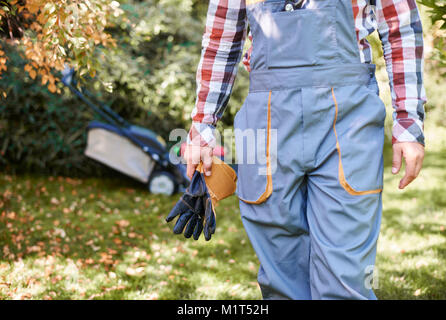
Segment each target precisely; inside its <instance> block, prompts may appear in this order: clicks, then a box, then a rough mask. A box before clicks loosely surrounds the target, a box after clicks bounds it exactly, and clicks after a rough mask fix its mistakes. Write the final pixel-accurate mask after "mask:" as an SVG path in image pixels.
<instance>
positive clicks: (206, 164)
mask: <svg viewBox="0 0 446 320" xmlns="http://www.w3.org/2000/svg"><path fill="white" fill-rule="evenodd" d="M201 156H202V160H203V172H204V174H205V175H206V176H210V175H211V169H212V148H208V147H207V148H203V149H202V154H201Z"/></svg>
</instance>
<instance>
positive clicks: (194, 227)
mask: <svg viewBox="0 0 446 320" xmlns="http://www.w3.org/2000/svg"><path fill="white" fill-rule="evenodd" d="M205 188H206V184H205V183H204V180H203V178H202V176H201V174H200V173H199V172H198V171H197V172H195V174H194V175H193V177H192V180H191V183H190V185H189V187H188V188H187V190H186V192H185V193H184V194H183V195H182V196H181V198H180V200H179V201H178V202H177V203H176V204H175V206H174V207H173V209H172V210H171V212H170V213H169V215H168V216H167V218H166V221H167V222H170V221H172V220H173V219H174V218H175V217H177V216H178V219H177V222H176V223H175V226H174V228H173V232H174V233H175V234H180V233H183V230H184V227H185V226H186V225H187V227H186V230H185V232H184V236H185V237H186V238H190V237H191V236H192V235H193V236H194V239H195V240H198V238H199V237H200V234H201V232H202V230H203V216H204V210H205V209H204V203H203V197H204V195H205Z"/></svg>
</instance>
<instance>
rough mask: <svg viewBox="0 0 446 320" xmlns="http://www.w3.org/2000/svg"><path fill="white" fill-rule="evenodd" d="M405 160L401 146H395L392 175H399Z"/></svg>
mask: <svg viewBox="0 0 446 320" xmlns="http://www.w3.org/2000/svg"><path fill="white" fill-rule="evenodd" d="M402 159H403V151H402V149H401V146H400V144H398V143H397V144H394V145H393V159H392V173H393V174H397V173H398V172H400V169H401V162H402Z"/></svg>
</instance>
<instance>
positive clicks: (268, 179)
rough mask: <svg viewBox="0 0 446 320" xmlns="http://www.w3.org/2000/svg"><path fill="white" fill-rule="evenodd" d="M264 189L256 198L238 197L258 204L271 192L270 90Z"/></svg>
mask: <svg viewBox="0 0 446 320" xmlns="http://www.w3.org/2000/svg"><path fill="white" fill-rule="evenodd" d="M266 139H267V140H266V189H265V192H264V193H263V194H262V195H261V196H260V197H259V198H258V199H257V200H256V201H248V200H245V199H242V198H240V197H239V198H240V200H242V201H243V202H246V203H249V204H260V203H262V202H265V201H266V199H268V198H269V196H270V195H271V194H272V193H273V177H272V172H271V157H270V150H269V149H270V144H271V91H270V92H269V96H268V118H267V138H266Z"/></svg>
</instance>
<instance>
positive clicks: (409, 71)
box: [375, 0, 426, 145]
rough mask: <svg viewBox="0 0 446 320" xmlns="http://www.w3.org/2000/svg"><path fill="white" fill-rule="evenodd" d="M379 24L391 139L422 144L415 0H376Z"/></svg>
mask: <svg viewBox="0 0 446 320" xmlns="http://www.w3.org/2000/svg"><path fill="white" fill-rule="evenodd" d="M375 15H376V20H377V24H378V33H379V35H380V38H381V41H382V46H383V51H384V59H385V61H386V68H387V73H388V75H389V81H390V90H391V94H392V105H393V108H394V113H393V130H392V142H393V143H396V142H419V143H421V144H423V145H424V133H423V122H424V104H425V103H426V93H425V89H424V85H423V65H424V57H423V31H422V25H421V19H420V15H419V12H418V8H417V4H416V0H376V8H375Z"/></svg>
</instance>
